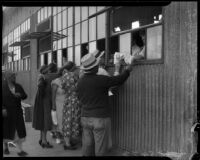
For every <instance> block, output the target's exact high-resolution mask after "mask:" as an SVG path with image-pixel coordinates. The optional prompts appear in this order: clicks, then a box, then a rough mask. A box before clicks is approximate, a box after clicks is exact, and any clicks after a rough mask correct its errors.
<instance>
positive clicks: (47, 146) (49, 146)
mask: <svg viewBox="0 0 200 160" xmlns="http://www.w3.org/2000/svg"><path fill="white" fill-rule="evenodd" d="M41 146H42V148H53V146H52V145H51V144H49V142H47V143H41Z"/></svg>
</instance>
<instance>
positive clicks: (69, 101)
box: [61, 61, 81, 150]
mask: <svg viewBox="0 0 200 160" xmlns="http://www.w3.org/2000/svg"><path fill="white" fill-rule="evenodd" d="M66 65H68V70H66V73H65V74H64V75H63V76H62V78H61V85H62V88H63V90H64V92H65V101H64V106H63V120H62V131H63V135H64V140H65V144H64V149H65V150H67V149H69V150H73V149H76V147H75V144H72V143H73V140H74V141H75V140H77V139H79V137H80V134H81V125H80V117H81V110H80V102H79V100H78V97H77V93H76V87H77V82H78V77H79V73H78V70H77V68H76V65H75V64H74V63H73V62H71V61H69V62H67V64H66Z"/></svg>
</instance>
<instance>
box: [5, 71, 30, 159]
mask: <svg viewBox="0 0 200 160" xmlns="http://www.w3.org/2000/svg"><path fill="white" fill-rule="evenodd" d="M5 78H6V81H7V82H6V83H4V85H2V87H3V88H2V90H3V92H2V106H3V109H4V112H3V139H4V142H5V143H6V142H8V141H9V140H14V143H16V145H17V148H18V150H19V152H18V155H19V156H26V155H27V153H26V152H25V151H23V149H22V143H23V142H24V141H25V137H26V128H25V123H24V117H23V110H22V107H21V100H24V99H26V98H27V95H26V93H25V92H24V89H23V88H22V86H21V85H20V84H18V83H16V75H15V73H14V72H12V71H6V73H5ZM7 150H8V148H7Z"/></svg>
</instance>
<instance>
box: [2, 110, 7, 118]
mask: <svg viewBox="0 0 200 160" xmlns="http://www.w3.org/2000/svg"><path fill="white" fill-rule="evenodd" d="M2 115H3V117H6V116H7V110H6V109H2Z"/></svg>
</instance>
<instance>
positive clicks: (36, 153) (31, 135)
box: [3, 122, 122, 157]
mask: <svg viewBox="0 0 200 160" xmlns="http://www.w3.org/2000/svg"><path fill="white" fill-rule="evenodd" d="M31 125H32V124H31V123H27V122H26V131H27V137H26V141H25V142H24V144H23V148H24V150H25V151H26V152H27V153H28V156H27V157H80V156H82V154H81V146H80V147H79V148H78V149H77V150H64V149H63V145H62V144H56V143H55V140H54V139H52V138H51V136H50V134H49V133H48V134H47V139H48V141H49V142H50V143H51V144H53V146H54V147H53V148H52V149H43V148H42V147H41V146H40V145H39V144H38V140H39V135H40V132H39V131H36V130H35V129H33V128H32V126H31ZM9 150H10V154H9V155H3V156H4V157H18V155H17V149H16V148H15V147H9ZM120 155H122V154H121V153H120V152H119V151H116V150H113V151H112V152H110V153H109V154H108V155H107V156H120Z"/></svg>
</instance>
